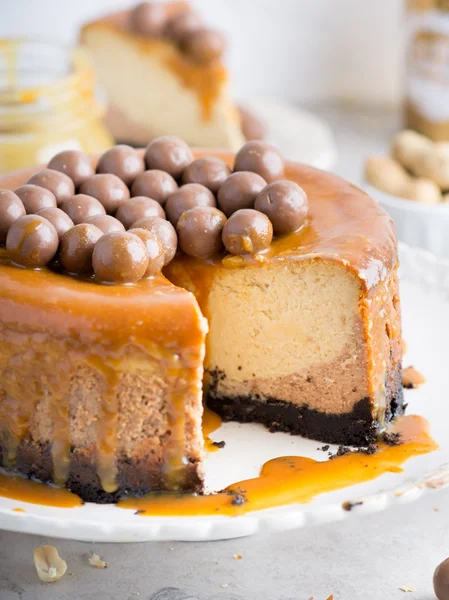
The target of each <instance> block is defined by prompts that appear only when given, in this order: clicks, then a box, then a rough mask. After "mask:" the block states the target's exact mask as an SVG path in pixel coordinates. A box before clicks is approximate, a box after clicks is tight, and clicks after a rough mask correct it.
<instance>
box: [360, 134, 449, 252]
mask: <svg viewBox="0 0 449 600" xmlns="http://www.w3.org/2000/svg"><path fill="white" fill-rule="evenodd" d="M365 179H366V181H367V182H368V184H369V186H367V188H368V189H367V191H368V192H369V193H370V195H371V196H373V197H374V198H377V200H378V201H379V202H380V204H381V205H382V206H383V208H384V209H385V210H386V211H387V212H388V213H389V214H390V216H391V217H392V218H393V220H394V221H395V224H396V231H397V235H398V238H399V240H401V241H402V242H405V243H406V244H408V245H409V246H417V247H420V248H425V249H426V250H430V252H432V253H433V254H435V256H438V257H440V258H449V142H433V141H432V140H430V139H429V138H427V137H425V136H423V135H420V134H419V133H416V132H414V131H409V130H404V131H401V132H399V133H398V134H397V135H396V136H395V138H394V139H393V142H392V146H391V156H373V157H370V158H368V159H367V161H366V165H365Z"/></svg>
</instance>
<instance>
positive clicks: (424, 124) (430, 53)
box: [405, 0, 449, 141]
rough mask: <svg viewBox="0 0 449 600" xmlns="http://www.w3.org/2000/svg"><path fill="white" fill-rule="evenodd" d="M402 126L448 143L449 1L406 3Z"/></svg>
mask: <svg viewBox="0 0 449 600" xmlns="http://www.w3.org/2000/svg"><path fill="white" fill-rule="evenodd" d="M405 122H406V126H407V127H408V128H410V129H415V130H416V131H419V132H420V133H423V134H424V135H426V136H428V137H430V138H431V139H433V140H435V141H443V140H449V0H408V12H407V40H406V97H405Z"/></svg>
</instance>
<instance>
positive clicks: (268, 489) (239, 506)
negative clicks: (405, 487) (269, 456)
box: [118, 415, 438, 516]
mask: <svg viewBox="0 0 449 600" xmlns="http://www.w3.org/2000/svg"><path fill="white" fill-rule="evenodd" d="M393 431H394V432H397V433H400V434H401V439H402V441H403V443H402V444H401V445H398V446H389V445H387V444H385V443H381V444H379V451H378V452H377V453H376V454H373V455H367V454H363V453H361V452H352V453H349V454H345V455H343V456H339V457H336V458H334V459H333V460H324V461H321V462H320V461H316V460H313V459H311V458H305V457H301V456H283V457H280V458H275V459H273V460H270V461H268V462H267V463H265V464H264V465H263V467H262V470H261V472H260V475H259V477H256V478H254V479H248V480H245V481H240V482H238V483H234V484H232V485H230V486H228V487H227V488H226V489H225V490H224V491H223V492H220V493H218V494H215V495H209V496H194V495H190V496H189V495H175V494H167V493H166V494H150V495H148V496H146V497H142V498H129V499H126V500H122V501H121V502H119V504H118V506H119V507H121V508H127V509H133V510H138V511H139V514H142V515H144V516H196V515H217V514H219V515H227V516H236V515H240V514H245V513H248V512H250V511H254V510H262V509H266V508H273V507H275V506H282V505H285V504H293V503H300V504H303V503H307V502H310V501H311V500H313V499H314V498H315V497H316V496H318V495H320V494H324V493H327V492H332V491H335V490H339V489H343V488H346V487H349V486H351V485H355V484H359V483H364V482H366V481H371V480H373V479H377V478H378V477H380V476H381V475H383V474H385V473H400V472H402V468H401V465H402V464H403V463H404V462H405V461H407V460H408V459H409V458H412V457H413V456H419V455H421V454H427V453H429V452H433V451H434V450H437V449H438V444H436V442H434V440H433V439H432V438H431V437H430V434H429V425H428V422H427V421H426V420H425V419H424V418H423V417H419V416H414V415H410V416H407V417H401V418H400V419H398V421H397V422H396V423H395V426H394V428H393Z"/></svg>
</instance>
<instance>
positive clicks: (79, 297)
mask: <svg viewBox="0 0 449 600" xmlns="http://www.w3.org/2000/svg"><path fill="white" fill-rule="evenodd" d="M0 188H1V190H0V245H3V248H0V341H1V344H0V417H1V418H0V424H1V425H0V465H1V466H3V467H4V468H5V469H7V470H11V471H17V472H19V473H22V474H24V475H27V476H30V477H34V478H37V479H39V480H42V481H46V482H53V483H56V484H57V485H61V486H66V487H68V488H69V489H70V490H72V491H74V492H75V493H77V494H79V495H80V497H81V498H83V499H84V500H86V501H94V502H115V501H117V500H118V499H119V498H122V497H123V496H125V495H129V494H134V495H139V494H143V493H147V492H149V491H154V490H171V491H194V492H198V491H201V490H202V486H203V475H204V474H203V435H202V431H201V418H202V412H203V401H204V403H206V404H207V405H208V406H209V407H210V408H211V409H212V410H214V411H216V412H217V413H218V414H220V415H221V416H222V417H223V418H224V419H225V420H236V421H240V422H254V423H261V424H263V425H265V426H267V427H268V428H269V429H270V430H272V431H286V432H289V433H291V434H296V435H303V436H305V437H308V438H312V439H316V440H319V441H322V442H327V443H331V442H332V443H338V444H344V445H354V446H367V445H369V444H370V443H372V442H374V441H375V440H376V438H377V435H378V434H379V432H381V431H382V430H383V428H384V427H385V425H386V424H387V423H388V422H389V421H390V420H391V419H392V418H394V417H395V416H396V415H397V414H400V413H402V412H403V410H404V405H403V396H402V383H401V348H402V346H401V315H400V299H399V291H398V279H397V267H398V256H397V241H396V237H395V232H394V226H393V223H392V221H391V219H390V218H389V217H388V216H387V214H386V213H385V212H384V211H383V210H382V209H381V208H380V207H379V205H378V203H377V202H376V201H374V200H373V199H371V198H370V197H369V196H368V195H366V194H365V193H364V192H362V191H361V190H359V189H358V188H356V187H354V186H352V185H351V184H349V183H347V182H345V181H344V180H342V179H340V178H339V177H337V176H335V175H332V174H329V173H325V172H323V171H319V170H316V169H314V168H312V167H308V166H305V165H300V164H296V163H292V162H287V161H284V160H283V158H282V157H281V155H280V153H279V152H278V151H277V150H276V149H275V148H273V147H271V146H270V145H269V144H266V143H264V142H248V143H246V144H245V145H244V146H243V147H242V148H241V150H239V152H238V153H237V154H236V155H235V154H232V153H226V152H217V153H213V154H211V151H210V150H207V151H200V150H198V151H195V152H192V150H191V149H190V148H189V147H188V145H187V144H186V143H185V142H183V141H181V140H179V139H177V138H174V137H162V138H157V139H155V140H153V142H151V143H150V144H149V146H148V147H147V149H146V150H145V152H143V151H137V150H135V149H133V148H132V147H127V146H123V145H122V146H116V147H114V148H112V149H111V150H109V151H108V152H106V153H105V154H104V155H103V156H102V157H100V159H99V160H98V159H97V158H90V157H88V156H86V155H84V154H82V153H81V152H77V151H67V152H62V153H60V154H59V155H57V156H56V157H54V159H52V160H51V161H50V163H49V165H48V167H47V168H43V167H42V166H41V167H35V168H32V169H28V170H24V171H18V172H15V173H13V174H10V175H7V176H4V177H2V178H0ZM86 192H89V194H87V193H86ZM137 192H139V193H138V194H137Z"/></svg>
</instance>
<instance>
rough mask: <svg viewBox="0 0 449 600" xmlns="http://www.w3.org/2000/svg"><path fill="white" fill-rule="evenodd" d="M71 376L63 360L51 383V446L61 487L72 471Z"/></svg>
mask: <svg viewBox="0 0 449 600" xmlns="http://www.w3.org/2000/svg"><path fill="white" fill-rule="evenodd" d="M70 374H71V372H70V364H69V362H68V361H66V360H65V361H64V359H61V364H60V365H59V366H58V369H57V371H55V373H54V375H53V376H52V378H51V380H50V382H49V387H50V389H51V392H52V393H51V407H50V415H51V417H52V422H53V439H52V444H51V455H52V461H53V482H54V483H55V484H56V485H61V486H63V485H65V483H66V481H67V479H68V476H69V470H70V448H71V439H70V421H69V410H70V406H69V389H70Z"/></svg>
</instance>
